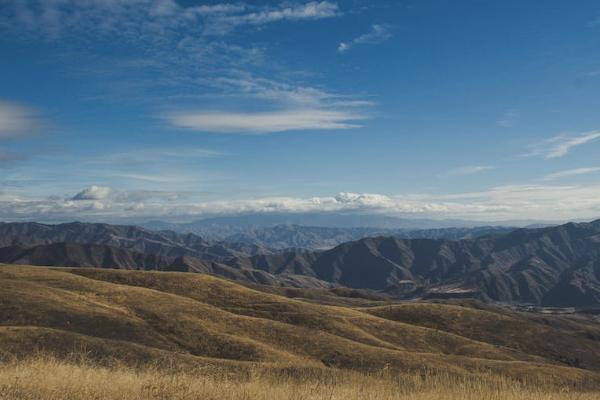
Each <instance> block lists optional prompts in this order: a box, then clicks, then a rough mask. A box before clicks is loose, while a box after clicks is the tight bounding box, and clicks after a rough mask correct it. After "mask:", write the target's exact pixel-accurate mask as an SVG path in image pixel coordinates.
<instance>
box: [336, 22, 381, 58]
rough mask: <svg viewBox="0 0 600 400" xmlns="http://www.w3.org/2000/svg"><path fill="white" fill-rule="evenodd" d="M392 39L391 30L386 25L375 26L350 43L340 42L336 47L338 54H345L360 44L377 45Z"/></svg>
mask: <svg viewBox="0 0 600 400" xmlns="http://www.w3.org/2000/svg"><path fill="white" fill-rule="evenodd" d="M391 37H392V28H391V26H390V25H387V24H375V25H373V26H371V31H370V32H367V33H364V34H362V35H360V36H358V37H356V38H354V39H352V40H350V41H347V42H341V43H340V44H339V45H338V48H337V51H338V53H346V52H347V51H349V50H350V49H351V48H353V47H355V46H357V45H361V44H377V43H381V42H384V41H386V40H388V39H390V38H391Z"/></svg>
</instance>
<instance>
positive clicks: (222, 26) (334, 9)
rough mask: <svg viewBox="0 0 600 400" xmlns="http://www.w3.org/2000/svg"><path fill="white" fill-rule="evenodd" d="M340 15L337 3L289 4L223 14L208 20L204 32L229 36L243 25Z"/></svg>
mask: <svg viewBox="0 0 600 400" xmlns="http://www.w3.org/2000/svg"><path fill="white" fill-rule="evenodd" d="M339 14H340V9H339V6H338V5H337V3H333V2H329V1H311V2H308V3H304V4H289V5H284V6H279V7H272V8H265V9H262V10H258V11H254V12H249V13H226V14H225V13H223V14H220V15H218V16H215V17H213V18H210V19H208V20H207V21H206V22H207V24H206V28H205V30H204V32H205V33H207V34H221V35H222V34H227V33H229V32H231V31H232V30H234V29H235V28H237V27H239V26H243V25H254V26H257V25H264V24H269V23H273V22H280V21H299V20H315V19H322V18H330V17H335V16H337V15H339Z"/></svg>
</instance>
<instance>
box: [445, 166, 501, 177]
mask: <svg viewBox="0 0 600 400" xmlns="http://www.w3.org/2000/svg"><path fill="white" fill-rule="evenodd" d="M495 168H496V167H494V166H492V165H466V166H463V167H457V168H452V169H450V170H448V171H447V172H446V173H445V174H443V176H465V175H474V174H479V173H481V172H485V171H489V170H492V169H495Z"/></svg>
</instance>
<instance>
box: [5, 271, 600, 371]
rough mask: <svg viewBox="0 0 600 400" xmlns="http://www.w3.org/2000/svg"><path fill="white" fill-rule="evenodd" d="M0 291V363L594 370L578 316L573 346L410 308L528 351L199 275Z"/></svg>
mask: <svg viewBox="0 0 600 400" xmlns="http://www.w3.org/2000/svg"><path fill="white" fill-rule="evenodd" d="M0 285H1V287H2V288H3V290H2V291H0V358H6V357H14V356H16V357H26V356H27V355H28V354H31V353H32V352H34V351H42V352H52V353H53V354H55V355H58V356H62V357H68V356H69V354H70V353H72V352H73V351H77V349H80V348H85V349H86V351H87V353H88V356H89V357H93V358H95V359H97V360H100V361H102V360H104V361H107V362H109V361H110V359H112V360H115V359H116V360H118V361H120V362H124V363H127V364H134V365H139V364H140V363H141V364H144V363H156V362H161V360H162V362H176V363H180V365H218V366H221V367H223V368H226V367H232V366H236V367H237V368H248V367H250V368H251V367H252V365H265V366H267V365H279V366H286V368H292V367H293V368H305V369H307V368H308V369H310V368H314V369H321V368H328V367H336V368H343V369H354V370H363V371H375V370H380V369H381V368H384V367H386V368H388V367H389V368H392V369H395V370H398V371H420V370H423V368H426V369H428V370H430V371H444V373H451V374H458V375H461V374H466V373H469V372H473V371H479V372H481V371H494V372H497V373H502V374H506V375H509V376H513V377H519V378H523V376H531V377H534V376H536V377H539V376H546V377H548V378H550V377H551V376H556V375H557V373H558V374H559V377H560V378H557V379H563V380H565V381H576V380H582V379H586V380H588V381H597V379H598V372H597V371H600V341H599V340H598V339H593V337H594V336H593V335H591V334H594V335H596V334H598V332H600V327H599V326H598V323H597V322H594V321H593V320H592V319H591V318H589V317H587V318H586V317H577V318H578V319H577V320H576V321H575V320H574V321H572V322H571V325H569V326H573V325H575V324H579V325H580V326H585V327H586V332H585V333H584V332H582V333H581V334H577V335H575V334H573V332H572V330H570V329H566V328H562V327H561V324H560V323H559V322H556V323H555V325H556V326H555V327H552V328H549V327H548V325H545V324H542V323H539V322H537V321H536V320H535V318H534V317H533V316H532V315H529V314H524V313H516V312H510V317H507V316H506V313H507V312H509V311H506V310H501V309H497V308H494V307H490V308H489V309H488V310H487V311H486V312H482V311H481V310H478V309H477V308H472V307H470V306H468V305H463V306H458V305H454V306H439V305H432V304H425V303H424V304H420V306H421V307H423V308H424V310H428V309H430V308H431V309H432V311H431V312H432V313H433V315H437V314H440V315H444V314H445V312H446V309H443V308H442V309H441V310H439V307H448V308H447V309H448V310H450V309H451V310H453V313H454V317H455V319H456V324H457V325H458V324H460V323H461V318H462V321H463V322H467V321H470V320H471V319H472V318H475V319H477V317H478V316H479V315H482V316H483V315H485V318H486V320H487V321H490V323H491V324H492V326H493V324H494V323H502V321H505V320H506V319H507V318H511V319H512V320H514V321H517V322H519V325H518V329H521V330H525V331H527V332H529V334H530V335H532V337H540V335H544V337H545V340H546V341H547V346H545V347H544V346H542V347H539V348H537V349H535V351H530V349H529V348H528V346H527V344H528V342H526V341H525V340H527V337H524V336H523V335H520V336H519V335H517V336H515V338H514V341H513V342H512V343H510V342H506V341H505V342H502V341H500V340H498V338H497V337H496V336H494V335H493V331H491V330H482V331H481V332H480V336H479V337H477V338H472V337H469V336H473V335H472V334H469V335H467V334H466V333H464V332H460V331H457V330H456V329H455V328H453V327H452V326H449V327H445V326H443V325H441V324H440V325H438V326H435V328H431V327H428V326H426V323H425V322H423V321H422V320H420V321H417V322H416V323H413V322H407V321H408V320H410V318H409V317H406V314H407V313H408V315H412V314H413V313H412V312H408V311H407V310H404V314H398V313H396V311H395V310H396V307H398V306H392V307H391V308H389V307H379V308H377V307H375V308H373V307H368V308H360V309H353V308H348V307H341V306H326V305H320V304H314V303H308V302H304V301H298V300H293V299H289V298H285V297H281V296H277V295H273V294H269V293H264V292H260V291H256V290H252V289H248V288H246V287H243V286H240V285H237V284H235V283H232V282H227V281H224V280H222V279H219V278H215V277H210V276H207V275H197V274H196V275H194V274H174V273H153V272H138V271H116V270H98V269H47V268H35V267H11V266H0ZM374 304H376V303H374ZM388 309H389V310H390V311H388ZM422 314H423V313H422V312H418V313H415V315H422ZM463 316H464V317H463ZM546 318H547V319H548V320H550V321H554V319H555V317H552V316H547V317H546ZM573 318H575V317H573ZM432 323H435V321H433V322H432ZM562 325H565V324H564V323H563V324H562ZM511 326H512V325H511ZM515 329H516V328H515ZM586 335H587V336H586ZM590 335H591V336H590ZM169 360H170V361H169ZM575 364H577V365H578V366H579V367H580V368H579V369H577V368H572V366H573V365H575Z"/></svg>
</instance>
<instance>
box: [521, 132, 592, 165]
mask: <svg viewBox="0 0 600 400" xmlns="http://www.w3.org/2000/svg"><path fill="white" fill-rule="evenodd" d="M598 139H600V131H590V132H584V133H580V134H578V135H558V136H555V137H553V138H550V139H547V140H544V141H543V142H540V143H536V144H534V145H533V146H530V151H529V153H527V154H525V155H526V156H538V157H543V158H546V159H551V158H558V157H563V156H565V155H567V154H568V153H569V152H570V151H571V149H573V148H574V147H578V146H583V145H587V144H591V143H592V142H595V141H597V140H598Z"/></svg>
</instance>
